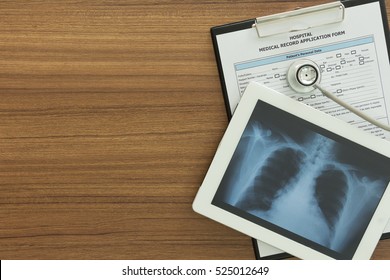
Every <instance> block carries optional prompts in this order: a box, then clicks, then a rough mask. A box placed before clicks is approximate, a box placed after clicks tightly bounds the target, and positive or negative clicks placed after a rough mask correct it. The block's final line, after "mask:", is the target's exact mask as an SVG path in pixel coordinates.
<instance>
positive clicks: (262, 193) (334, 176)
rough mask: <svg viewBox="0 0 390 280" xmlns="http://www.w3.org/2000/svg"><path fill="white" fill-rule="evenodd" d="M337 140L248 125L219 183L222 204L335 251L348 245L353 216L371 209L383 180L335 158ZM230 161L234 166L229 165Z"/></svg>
mask: <svg viewBox="0 0 390 280" xmlns="http://www.w3.org/2000/svg"><path fill="white" fill-rule="evenodd" d="M337 153H338V150H337V142H334V141H333V140H330V139H329V138H326V137H324V136H322V135H320V134H316V133H311V134H307V135H304V136H302V137H301V138H300V139H298V140H297V139H294V138H293V137H291V136H288V135H287V134H283V133H280V132H277V130H275V129H272V130H271V129H268V128H266V127H264V128H263V127H262V125H261V124H260V123H258V122H253V123H251V124H249V125H248V127H247V128H246V130H245V131H244V134H243V137H242V138H241V141H240V143H239V145H238V147H237V149H236V152H235V154H234V156H233V159H232V162H236V166H234V167H233V168H234V169H236V171H235V172H233V173H231V174H230V171H229V170H228V172H227V173H229V174H230V175H229V176H228V177H229V178H228V179H227V180H225V181H223V183H222V184H227V185H229V184H234V185H237V186H240V187H239V188H235V189H234V188H233V189H232V190H230V191H227V192H225V194H226V196H227V197H226V202H228V203H230V204H231V205H233V206H235V207H237V208H239V209H241V210H244V211H246V212H248V213H251V214H253V215H255V216H258V217H261V218H263V219H264V220H267V221H269V222H272V223H274V224H277V225H280V226H281V227H282V228H284V229H286V230H288V231H291V232H293V233H295V234H298V235H300V236H303V237H305V238H308V239H310V240H312V241H313V242H316V243H318V244H320V245H323V246H326V247H328V248H331V249H333V250H342V249H343V247H345V246H349V245H350V244H347V242H346V241H345V238H346V236H348V235H349V234H350V233H351V231H355V232H359V231H362V230H364V225H361V224H362V223H361V222H357V223H356V220H357V219H361V218H362V217H365V215H366V216H367V215H370V213H369V211H368V212H367V213H366V209H365V208H367V207H368V208H370V207H371V208H375V203H376V200H373V199H372V197H373V196H377V195H378V193H380V191H379V192H378V188H381V187H382V185H383V181H381V180H372V179H370V178H367V176H366V174H363V173H362V172H361V170H359V168H356V167H355V166H353V165H351V164H348V163H345V162H344V163H343V162H340V161H338V160H337ZM233 165H234V164H233Z"/></svg>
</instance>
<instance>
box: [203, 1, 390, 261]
mask: <svg viewBox="0 0 390 280" xmlns="http://www.w3.org/2000/svg"><path fill="white" fill-rule="evenodd" d="M341 2H342V3H343V5H344V6H345V8H349V7H353V6H358V5H363V4H368V3H373V2H379V5H380V10H381V15H382V24H383V31H384V33H385V40H386V45H387V53H388V54H389V56H388V57H389V63H390V34H389V22H388V19H387V13H386V0H341ZM254 23H255V19H249V20H244V21H239V22H234V23H228V24H224V25H219V26H214V27H211V28H210V33H211V39H212V42H213V48H214V54H215V59H216V63H217V68H218V74H219V80H220V83H221V88H222V95H223V99H224V103H225V107H226V113H227V117H228V120H229V121H230V119H231V118H232V115H233V113H232V111H231V109H230V102H229V97H228V94H227V88H226V83H225V77H224V73H223V69H222V61H221V57H220V55H219V48H218V43H217V35H220V34H225V33H230V32H234V31H239V30H242V29H248V28H251V27H252V25H253V24H254ZM385 239H390V232H387V233H384V234H382V236H381V238H380V240H385ZM252 245H253V251H254V254H255V257H256V260H282V259H286V258H290V257H293V256H291V255H290V254H288V253H281V254H275V255H272V256H268V257H261V256H260V254H259V252H260V250H259V247H258V245H257V240H256V239H254V238H252Z"/></svg>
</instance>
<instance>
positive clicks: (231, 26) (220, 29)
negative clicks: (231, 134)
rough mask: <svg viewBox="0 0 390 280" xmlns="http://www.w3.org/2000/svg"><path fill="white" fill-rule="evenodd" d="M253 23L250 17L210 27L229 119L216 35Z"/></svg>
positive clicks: (229, 112) (244, 27)
mask: <svg viewBox="0 0 390 280" xmlns="http://www.w3.org/2000/svg"><path fill="white" fill-rule="evenodd" d="M254 23H255V19H250V20H245V21H240V22H235V23H229V24H225V25H220V26H215V27H212V28H210V32H211V39H212V41H213V47H214V54H215V59H216V62H217V68H218V74H219V80H220V83H221V88H222V94H223V99H224V102H225V107H226V113H227V117H228V120H229V121H230V119H231V118H232V115H233V112H232V111H231V109H230V102H229V97H228V94H227V88H226V83H225V75H224V74H223V69H222V60H221V57H220V55H219V48H218V42H217V35H219V34H224V33H229V32H234V31H239V30H242V29H247V28H251V27H252V24H254Z"/></svg>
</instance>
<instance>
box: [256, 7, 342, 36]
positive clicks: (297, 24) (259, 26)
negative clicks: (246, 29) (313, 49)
mask: <svg viewBox="0 0 390 280" xmlns="http://www.w3.org/2000/svg"><path fill="white" fill-rule="evenodd" d="M344 9H345V8H344V5H343V4H342V3H341V2H340V1H338V2H332V3H328V4H322V5H318V6H313V7H308V8H302V9H298V10H295V11H290V12H284V13H280V14H275V15H270V16H264V17H259V18H256V20H255V24H253V27H255V28H256V30H257V34H258V36H259V37H260V38H261V37H266V36H271V35H276V34H282V33H287V32H293V31H301V30H307V29H310V28H313V27H318V26H322V25H326V24H331V23H336V22H341V21H343V20H344Z"/></svg>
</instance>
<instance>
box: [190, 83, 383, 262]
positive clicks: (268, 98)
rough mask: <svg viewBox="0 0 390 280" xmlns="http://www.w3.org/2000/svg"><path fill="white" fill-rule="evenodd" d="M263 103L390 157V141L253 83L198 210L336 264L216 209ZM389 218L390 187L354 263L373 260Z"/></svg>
mask: <svg viewBox="0 0 390 280" xmlns="http://www.w3.org/2000/svg"><path fill="white" fill-rule="evenodd" d="M258 100H261V101H263V102H266V103H268V104H270V105H272V106H274V107H276V108H278V109H281V110H283V111H285V112H287V113H290V114H292V115H294V116H296V117H298V118H301V119H303V120H305V121H307V122H309V123H311V124H314V125H316V126H318V127H320V128H321V129H325V130H328V131H329V132H331V133H334V134H336V135H339V136H341V137H343V138H346V139H348V140H350V141H352V142H354V143H357V144H359V145H361V146H364V147H366V148H368V149H370V150H372V151H373V152H376V153H379V154H382V155H384V156H385V157H387V158H390V143H389V142H388V141H385V140H383V139H380V138H378V137H375V136H372V135H370V134H368V133H366V132H363V131H361V130H358V129H357V128H355V127H353V126H351V125H349V124H347V123H345V122H343V121H341V120H338V119H336V118H334V117H332V116H330V115H327V114H325V113H323V112H321V111H319V110H316V109H314V108H311V107H309V106H308V105H305V104H303V103H299V102H297V101H295V100H293V99H291V98H289V97H287V96H285V95H283V94H280V93H278V92H276V91H274V90H272V89H269V88H267V87H265V86H263V85H261V84H259V83H257V82H251V83H250V84H249V85H248V87H247V89H246V91H245V94H244V96H243V98H242V99H241V101H240V103H239V105H238V107H237V109H236V111H235V114H234V115H233V118H232V120H231V122H230V124H229V126H228V128H227V130H226V132H225V134H224V136H223V138H222V140H221V143H220V145H219V148H218V150H217V151H216V154H215V157H214V159H213V161H212V163H211V165H210V168H209V170H208V172H207V174H206V176H205V179H204V181H203V183H202V185H201V187H200V189H199V191H198V193H197V195H196V198H195V200H194V203H193V209H194V211H196V212H198V213H200V214H202V215H205V216H207V217H209V218H211V219H214V220H216V221H218V222H220V223H222V224H225V225H227V226H229V227H232V228H234V229H236V230H238V231H240V232H242V233H244V234H247V235H249V236H252V237H254V238H257V239H260V240H262V241H264V242H266V243H269V244H270V245H273V246H275V247H277V248H280V249H282V250H284V251H286V252H288V253H290V254H292V255H295V256H297V257H299V258H303V259H332V257H330V256H328V255H326V254H324V253H321V252H319V251H316V250H314V249H312V248H310V247H308V246H307V245H305V244H301V243H299V242H297V241H295V240H292V239H289V238H288V237H286V236H283V235H281V234H279V233H276V232H273V231H271V230H269V229H267V228H265V227H262V226H260V225H258V224H256V223H254V222H251V221H249V220H246V219H244V218H242V217H240V216H237V215H235V214H233V213H231V212H229V211H226V210H224V209H222V208H219V207H217V206H215V205H213V204H212V200H213V198H214V196H215V194H216V192H217V190H218V187H219V185H220V183H221V180H222V178H223V176H224V174H225V171H226V169H227V168H228V165H229V163H230V160H231V158H232V156H233V154H234V152H235V150H236V147H237V145H238V143H239V141H240V139H241V135H242V134H243V132H244V130H245V128H246V125H247V123H248V121H249V119H250V117H251V116H252V113H253V110H254V108H255V106H256V104H257V101H258ZM389 216H390V184H388V185H387V187H386V190H385V192H384V194H383V196H382V198H381V200H380V202H379V205H378V206H377V208H376V210H375V212H374V214H373V216H372V218H371V220H370V223H369V225H368V227H367V229H366V231H365V233H364V235H363V237H362V239H361V241H360V243H359V245H358V247H357V249H356V251H355V253H354V255H353V257H352V259H369V258H370V257H371V255H372V253H373V251H374V249H375V247H376V244H377V242H378V240H379V239H380V236H381V234H382V232H383V229H384V228H385V226H386V224H387V222H388V220H389Z"/></svg>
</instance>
